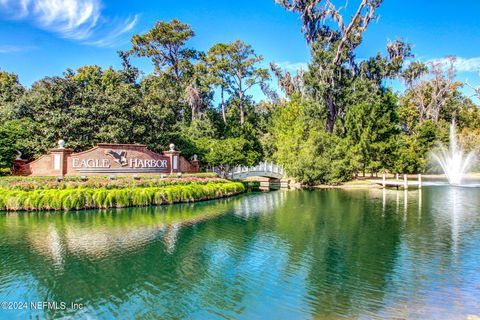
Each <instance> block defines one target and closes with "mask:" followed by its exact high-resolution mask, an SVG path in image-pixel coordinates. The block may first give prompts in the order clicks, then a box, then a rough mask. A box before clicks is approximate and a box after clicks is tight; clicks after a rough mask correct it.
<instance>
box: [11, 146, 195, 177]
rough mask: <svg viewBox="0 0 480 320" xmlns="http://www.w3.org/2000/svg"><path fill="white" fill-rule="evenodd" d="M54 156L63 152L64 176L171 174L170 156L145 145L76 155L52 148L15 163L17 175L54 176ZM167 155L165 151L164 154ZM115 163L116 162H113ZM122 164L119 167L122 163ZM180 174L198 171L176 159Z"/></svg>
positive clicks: (58, 173)
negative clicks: (114, 153)
mask: <svg viewBox="0 0 480 320" xmlns="http://www.w3.org/2000/svg"><path fill="white" fill-rule="evenodd" d="M110 150H112V151H114V152H116V153H117V154H120V153H121V152H122V151H125V153H126V154H125V157H124V158H122V159H116V158H115V157H113V156H111V155H108V154H107V153H108V152H109V151H110ZM54 153H63V155H64V161H63V175H66V176H81V175H115V174H119V175H133V174H161V173H164V174H168V173H170V171H171V165H172V164H171V161H170V156H169V155H163V154H158V153H155V152H153V151H150V150H148V149H147V148H146V146H144V145H135V144H99V145H98V146H96V147H94V148H92V149H90V150H87V151H83V152H79V153H70V151H69V150H68V149H52V151H51V153H50V154H47V155H44V156H42V157H40V158H39V159H37V160H35V161H32V162H30V163H27V164H23V165H22V164H20V163H19V164H18V165H17V166H16V169H15V171H14V174H16V175H32V176H57V175H62V172H61V171H56V170H53V169H54V160H53V154H54ZM167 153H168V152H167ZM116 160H117V161H116ZM122 161H123V163H124V165H122V163H121V162H122ZM75 166H76V167H75ZM178 168H179V171H180V172H184V173H188V172H197V171H198V165H196V164H192V163H190V162H189V161H188V160H186V159H185V158H184V157H182V156H179V166H178Z"/></svg>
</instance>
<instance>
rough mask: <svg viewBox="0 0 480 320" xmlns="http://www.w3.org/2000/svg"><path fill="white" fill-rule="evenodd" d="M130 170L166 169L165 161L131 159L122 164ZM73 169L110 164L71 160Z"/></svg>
mask: <svg viewBox="0 0 480 320" xmlns="http://www.w3.org/2000/svg"><path fill="white" fill-rule="evenodd" d="M127 164H128V167H130V168H167V166H168V164H167V160H165V159H161V160H155V159H146V160H144V159H137V158H133V159H130V160H129V161H126V162H125V163H122V166H126V165H127ZM72 166H73V168H110V167H111V163H110V160H109V159H79V158H72Z"/></svg>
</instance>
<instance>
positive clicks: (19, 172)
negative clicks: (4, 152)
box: [12, 159, 29, 176]
mask: <svg viewBox="0 0 480 320" xmlns="http://www.w3.org/2000/svg"><path fill="white" fill-rule="evenodd" d="M27 163H28V161H27V160H23V159H15V160H13V172H12V173H13V175H16V176H24V175H28V174H29V172H27V171H25V169H24V167H23V166H24V165H25V164H27Z"/></svg>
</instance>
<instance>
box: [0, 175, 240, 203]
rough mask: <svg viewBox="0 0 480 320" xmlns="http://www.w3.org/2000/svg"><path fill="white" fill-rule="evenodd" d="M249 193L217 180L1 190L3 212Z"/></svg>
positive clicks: (237, 184) (179, 200)
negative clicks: (114, 186) (133, 185)
mask: <svg viewBox="0 0 480 320" xmlns="http://www.w3.org/2000/svg"><path fill="white" fill-rule="evenodd" d="M244 191H245V186H244V185H243V184H242V183H240V182H228V181H226V180H223V181H213V182H204V183H203V182H202V183H197V182H190V183H182V184H170V185H163V186H140V187H139V186H135V187H128V186H123V187H119V188H111V187H110V188H106V187H85V186H76V187H67V188H63V189H61V188H56V189H43V188H38V189H33V190H20V189H7V188H0V210H3V211H5V210H7V211H21V210H29V211H33V210H66V211H67V210H80V209H96V208H122V207H130V206H147V205H161V204H172V203H178V202H192V201H201V200H208V199H216V198H221V197H227V196H231V195H235V194H238V193H241V192H244Z"/></svg>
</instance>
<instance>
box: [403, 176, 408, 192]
mask: <svg viewBox="0 0 480 320" xmlns="http://www.w3.org/2000/svg"><path fill="white" fill-rule="evenodd" d="M407 179H408V178H407V175H406V174H404V175H403V188H404V189H405V190H406V189H408V180H407Z"/></svg>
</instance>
